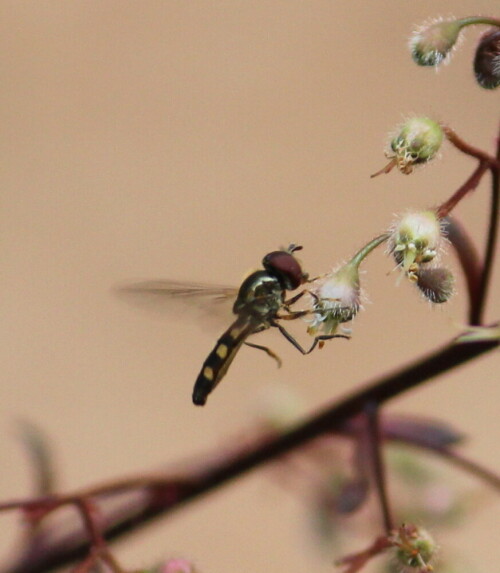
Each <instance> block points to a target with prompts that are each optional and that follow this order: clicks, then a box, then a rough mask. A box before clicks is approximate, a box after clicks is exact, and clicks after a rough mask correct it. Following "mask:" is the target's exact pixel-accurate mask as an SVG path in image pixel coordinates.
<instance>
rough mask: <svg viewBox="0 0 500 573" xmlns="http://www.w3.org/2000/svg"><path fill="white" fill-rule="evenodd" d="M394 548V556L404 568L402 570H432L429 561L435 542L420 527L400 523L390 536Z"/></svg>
mask: <svg viewBox="0 0 500 573" xmlns="http://www.w3.org/2000/svg"><path fill="white" fill-rule="evenodd" d="M392 542H393V544H394V546H395V548H396V551H395V557H396V559H397V561H398V562H399V563H401V565H403V566H404V567H405V568H407V569H404V571H414V572H415V573H423V572H424V571H432V570H433V569H432V566H431V565H430V561H431V560H432V558H433V557H434V555H435V553H436V549H437V546H436V543H435V541H434V540H433V539H432V537H431V535H430V534H429V533H428V532H427V531H426V530H425V529H423V528H422V527H417V526H416V525H411V524H407V525H402V526H401V527H400V528H399V529H398V530H397V531H396V532H395V533H394V534H393V536H392Z"/></svg>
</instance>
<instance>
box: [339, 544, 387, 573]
mask: <svg viewBox="0 0 500 573" xmlns="http://www.w3.org/2000/svg"><path fill="white" fill-rule="evenodd" d="M392 545H393V544H392V542H391V541H390V539H389V538H388V537H386V536H381V537H377V539H375V541H374V542H373V543H372V544H371V545H370V547H368V548H367V549H364V550H363V551H359V552H358V553H353V554H351V555H346V556H345V557H343V558H342V559H339V560H338V561H336V562H335V565H337V566H340V567H343V566H347V569H344V571H343V573H357V572H358V571H359V570H360V569H362V568H363V567H364V566H365V565H366V564H367V563H368V561H370V559H373V557H376V556H377V555H380V554H381V553H382V551H385V550H386V549H389V547H392Z"/></svg>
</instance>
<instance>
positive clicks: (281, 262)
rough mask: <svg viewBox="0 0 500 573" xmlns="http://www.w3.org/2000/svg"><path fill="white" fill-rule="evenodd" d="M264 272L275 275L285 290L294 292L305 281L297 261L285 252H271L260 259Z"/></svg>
mask: <svg viewBox="0 0 500 573" xmlns="http://www.w3.org/2000/svg"><path fill="white" fill-rule="evenodd" d="M262 266H263V267H264V268H265V269H266V271H268V272H270V273H272V274H274V275H276V276H277V277H278V279H279V280H280V281H281V282H282V283H283V285H284V287H285V288H286V290H294V289H296V288H297V287H299V286H300V285H301V284H302V283H303V282H304V280H305V276H304V273H303V272H302V268H301V266H300V264H299V262H298V261H297V259H296V258H295V257H294V256H293V255H291V254H290V253H289V252H287V251H273V252H272V253H269V254H267V255H266V256H265V257H264V258H263V259H262Z"/></svg>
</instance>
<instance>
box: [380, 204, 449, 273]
mask: <svg viewBox="0 0 500 573" xmlns="http://www.w3.org/2000/svg"><path fill="white" fill-rule="evenodd" d="M442 233H443V227H442V224H441V222H440V220H439V219H438V217H437V215H436V213H435V212H434V211H416V212H409V213H406V214H405V215H403V216H402V217H401V218H400V219H399V220H398V221H397V222H396V223H395V224H394V225H393V226H392V232H391V236H390V239H389V244H388V250H389V252H391V253H392V255H393V256H394V259H395V261H396V263H397V264H398V266H400V267H402V268H403V270H404V271H405V273H406V274H407V275H408V277H409V278H410V279H411V280H414V281H417V280H418V274H417V271H418V270H419V268H420V265H421V264H425V263H429V262H431V261H432V260H434V259H435V258H436V256H437V254H438V252H439V248H440V246H441V243H442V240H443V235H442Z"/></svg>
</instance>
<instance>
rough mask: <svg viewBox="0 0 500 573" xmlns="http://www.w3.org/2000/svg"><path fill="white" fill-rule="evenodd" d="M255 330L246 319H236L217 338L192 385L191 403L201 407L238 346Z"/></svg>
mask: <svg viewBox="0 0 500 573" xmlns="http://www.w3.org/2000/svg"><path fill="white" fill-rule="evenodd" d="M254 329H255V324H254V322H253V321H252V320H251V319H249V318H248V317H244V318H241V317H240V318H238V319H237V320H235V321H234V322H233V324H232V325H231V326H230V327H229V328H228V329H227V330H226V332H224V334H223V335H222V336H221V337H220V338H219V340H218V341H217V344H216V345H215V348H214V349H213V350H212V352H211V353H210V354H209V355H208V357H207V359H206V360H205V362H204V363H203V366H202V368H201V372H200V373H199V375H198V378H197V379H196V382H195V383H194V388H193V403H194V404H196V405H197V406H203V405H204V404H205V402H206V401H207V397H208V395H209V394H210V392H212V390H213V389H214V388H215V387H216V386H217V384H218V383H219V382H220V381H221V380H222V378H223V377H224V375H225V373H226V372H227V369H228V368H229V365H230V364H231V362H232V361H233V358H234V357H235V356H236V353H237V352H238V350H239V348H240V346H241V345H242V344H243V342H244V341H245V339H246V338H247V337H248V336H249V335H250V334H252V332H253V330H254Z"/></svg>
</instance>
